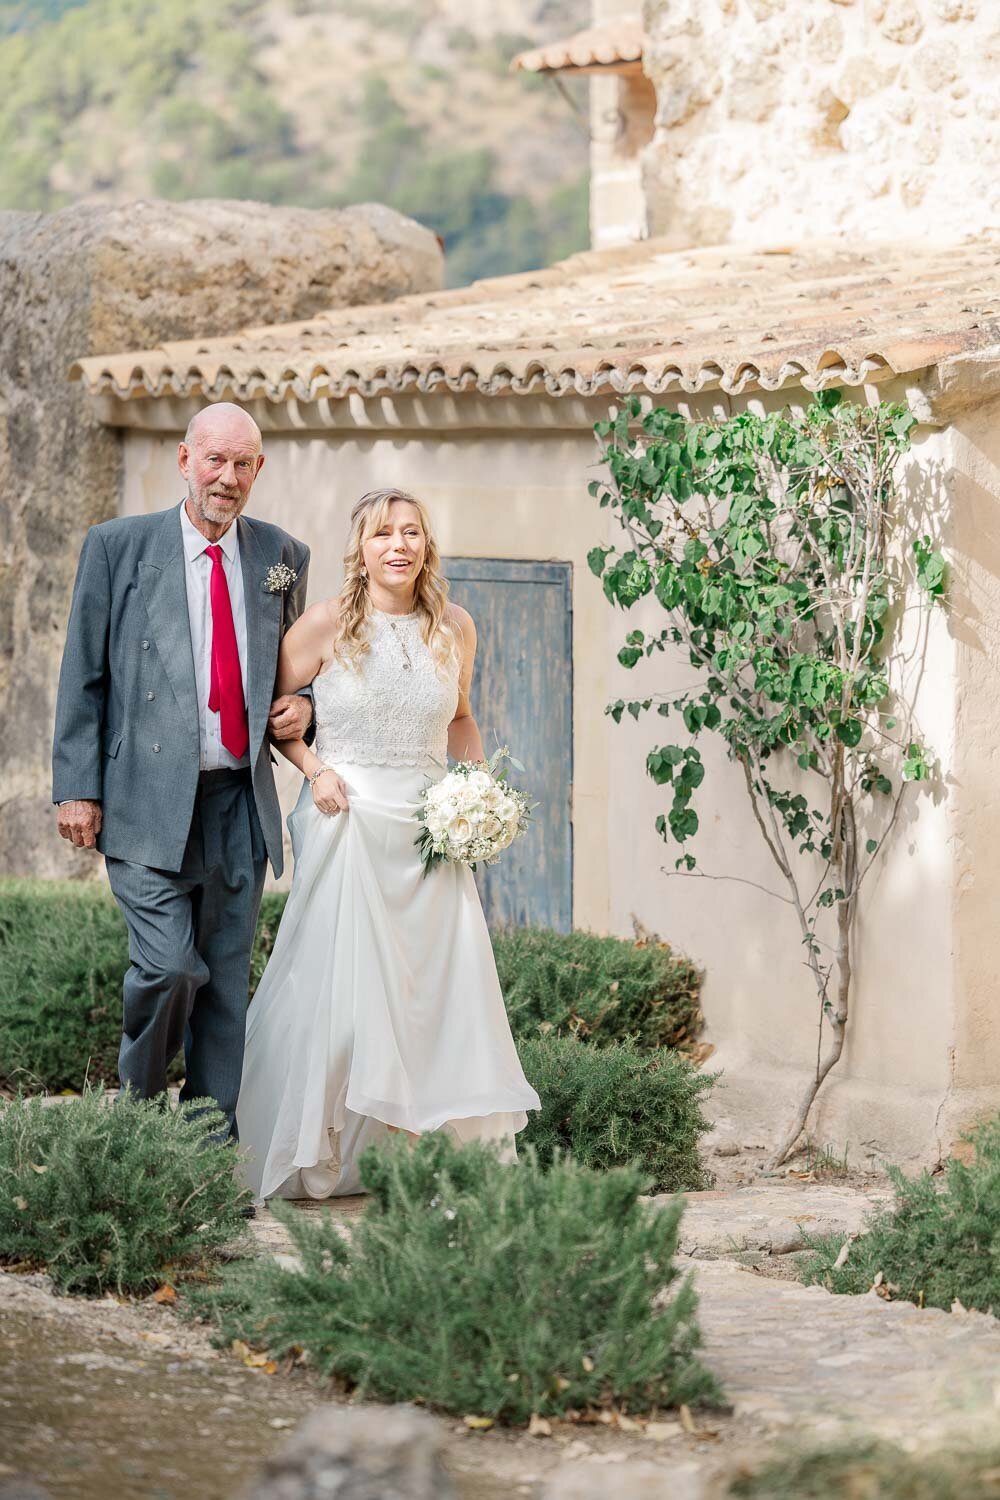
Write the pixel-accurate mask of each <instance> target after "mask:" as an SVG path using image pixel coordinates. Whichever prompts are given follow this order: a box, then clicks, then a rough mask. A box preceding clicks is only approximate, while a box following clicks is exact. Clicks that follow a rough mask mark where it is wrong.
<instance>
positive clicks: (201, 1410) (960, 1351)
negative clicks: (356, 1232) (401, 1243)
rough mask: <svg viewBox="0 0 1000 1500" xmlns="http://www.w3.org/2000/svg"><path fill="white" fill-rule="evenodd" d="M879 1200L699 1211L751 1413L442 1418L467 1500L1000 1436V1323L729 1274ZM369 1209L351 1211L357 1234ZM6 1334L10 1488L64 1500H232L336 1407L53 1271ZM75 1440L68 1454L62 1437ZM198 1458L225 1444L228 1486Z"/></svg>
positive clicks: (712, 1308) (638, 1496)
mask: <svg viewBox="0 0 1000 1500" xmlns="http://www.w3.org/2000/svg"><path fill="white" fill-rule="evenodd" d="M878 1201H879V1198H878V1195H877V1194H872V1193H868V1194H864V1193H858V1192H854V1191H851V1190H850V1189H845V1188H842V1187H838V1186H833V1187H831V1186H827V1185H824V1184H809V1185H804V1184H797V1185H794V1186H792V1185H786V1184H784V1183H782V1182H775V1183H774V1184H773V1185H771V1184H766V1183H765V1184H755V1185H753V1186H749V1187H743V1188H739V1189H736V1190H734V1191H732V1192H728V1193H723V1192H710V1193H700V1194H692V1195H690V1197H689V1202H688V1209H687V1215H686V1222H685V1228H684V1253H685V1254H686V1255H687V1257H688V1265H689V1266H690V1269H691V1272H692V1274H693V1276H694V1278H695V1284H696V1286H697V1289H698V1293H699V1296H700V1299H701V1307H700V1313H699V1318H700V1323H701V1327H702V1331H703V1335H704V1341H705V1343H704V1358H705V1361H706V1363H707V1364H708V1365H709V1366H710V1367H711V1368H712V1369H713V1370H714V1371H715V1373H716V1374H717V1376H718V1377H719V1380H720V1383H721V1384H722V1386H723V1389H724V1391H725V1394H726V1396H727V1398H728V1400H729V1401H730V1402H731V1403H732V1410H731V1411H728V1412H725V1413H718V1414H717V1413H708V1412H695V1414H694V1420H693V1423H691V1424H690V1425H689V1426H688V1427H687V1428H686V1427H685V1425H684V1424H683V1423H682V1422H681V1421H680V1420H679V1419H674V1418H673V1417H672V1416H671V1417H668V1419H667V1420H664V1421H661V1422H659V1423H658V1424H657V1429H656V1433H655V1435H654V1434H652V1433H651V1434H646V1433H644V1432H642V1431H635V1430H630V1429H628V1428H626V1429H624V1430H623V1429H622V1428H613V1427H592V1426H579V1425H571V1424H568V1423H553V1424H552V1436H551V1437H546V1438H533V1437H529V1436H527V1435H526V1434H525V1433H524V1432H523V1431H505V1430H499V1429H493V1430H491V1431H489V1432H474V1431H470V1430H469V1429H468V1428H467V1427H465V1426H464V1425H463V1424H462V1423H461V1422H460V1421H457V1420H455V1419H452V1420H450V1421H449V1420H447V1419H441V1421H442V1431H443V1432H444V1434H445V1451H446V1457H447V1463H448V1467H449V1469H450V1471H451V1473H452V1475H453V1476H454V1481H455V1489H456V1492H457V1495H458V1496H459V1497H460V1500H512V1497H525V1500H600V1497H601V1496H602V1495H605V1494H609V1493H613V1494H614V1495H615V1497H616V1500H718V1497H720V1496H721V1495H722V1494H723V1493H724V1480H725V1476H726V1475H727V1474H729V1473H731V1472H732V1469H733V1466H734V1465H735V1464H736V1463H738V1462H742V1461H745V1460H748V1459H749V1460H751V1461H753V1462H758V1461H760V1460H761V1459H762V1458H763V1457H765V1456H767V1455H768V1454H770V1453H771V1452H773V1449H774V1445H775V1442H776V1441H779V1440H781V1439H783V1438H785V1437H794V1440H795V1441H796V1442H797V1443H818V1442H823V1441H826V1440H828V1439H831V1438H843V1437H845V1436H850V1435H853V1434H855V1433H860V1432H865V1433H870V1434H878V1435H879V1436H882V1437H885V1438H888V1439H892V1440H895V1441H898V1442H901V1443H903V1444H904V1445H906V1446H907V1447H913V1446H926V1447H933V1446H936V1445H941V1444H944V1443H946V1442H960V1441H962V1440H963V1439H966V1438H968V1439H971V1440H974V1441H975V1442H976V1443H977V1444H983V1445H985V1444H987V1443H989V1442H991V1441H992V1442H1000V1322H998V1321H997V1320H995V1319H993V1318H988V1317H985V1316H983V1315H981V1314H975V1313H965V1314H962V1313H959V1314H951V1313H944V1312H940V1311H936V1310H933V1309H929V1310H923V1311H922V1310H919V1309H917V1308H915V1307H913V1306H912V1305H911V1304H909V1303H903V1302H899V1303H887V1302H884V1301H882V1300H881V1299H879V1298H878V1297H877V1296H876V1295H874V1294H872V1295H870V1296H868V1297H833V1296H831V1295H830V1294H829V1293H828V1292H826V1291H824V1290H823V1289H822V1288H818V1287H810V1288H805V1287H802V1286H801V1285H800V1284H799V1283H797V1282H794V1281H780V1280H773V1279H768V1277H767V1276H762V1275H759V1274H756V1273H754V1272H752V1271H749V1270H747V1269H745V1268H744V1267H743V1266H741V1265H740V1264H739V1263H738V1262H737V1261H735V1260H733V1259H731V1258H729V1259H727V1258H726V1256H727V1255H728V1256H731V1255H732V1254H733V1252H734V1250H737V1249H738V1251H739V1252H740V1253H741V1254H745V1255H747V1256H749V1257H757V1258H761V1259H762V1262H763V1264H764V1265H766V1266H767V1267H768V1268H773V1267H775V1266H782V1265H783V1266H787V1267H788V1268H789V1269H791V1266H792V1263H793V1261H794V1251H795V1248H796V1246H797V1245H798V1244H799V1243H800V1242H801V1233H802V1228H801V1226H805V1227H806V1228H808V1229H809V1230H810V1231H812V1230H815V1231H816V1232H827V1231H829V1232H838V1233H841V1232H847V1231H849V1230H853V1229H855V1228H857V1227H858V1226H859V1224H860V1222H861V1220H862V1219H863V1217H864V1215H865V1213H867V1212H868V1211H870V1209H871V1208H872V1207H873V1206H874V1205H875V1204H876V1203H877V1202H878ZM364 1202H365V1200H364V1199H362V1198H355V1199H345V1200H341V1201H339V1202H338V1203H336V1204H335V1205H334V1206H333V1212H334V1213H335V1215H336V1217H337V1219H338V1221H339V1222H340V1223H341V1224H342V1226H343V1230H344V1232H345V1233H349V1232H350V1224H351V1221H352V1219H356V1217H357V1215H358V1214H359V1213H361V1212H363V1210H364ZM300 1211H302V1212H310V1213H328V1212H330V1211H331V1208H330V1207H329V1206H327V1205H310V1206H309V1207H308V1208H303V1209H302V1210H300ZM251 1227H252V1230H253V1234H254V1237H255V1239H256V1242H257V1244H258V1246H259V1247H260V1248H261V1250H263V1251H264V1252H265V1253H269V1254H274V1255H278V1256H281V1255H286V1254H288V1253H289V1251H290V1249H291V1246H290V1244H289V1241H288V1236H287V1231H286V1230H285V1229H284V1227H283V1226H282V1225H280V1224H279V1223H278V1221H277V1220H276V1219H275V1218H274V1217H273V1216H272V1215H271V1214H269V1213H266V1212H264V1213H261V1214H260V1215H259V1217H258V1218H257V1219H256V1220H255V1221H254V1222H253V1224H252V1226H251ZM779 1250H785V1251H786V1252H787V1253H785V1254H778V1253H776V1252H778V1251H779ZM0 1321H3V1322H4V1324H5V1329H6V1332H7V1339H6V1341H5V1346H3V1345H4V1341H0V1366H5V1367H6V1369H5V1373H4V1381H3V1384H4V1389H5V1391H6V1393H7V1394H6V1396H5V1397H4V1398H3V1399H0V1429H2V1428H6V1431H7V1434H8V1437H9V1438H11V1439H12V1442H11V1444H10V1445H7V1444H5V1443H4V1442H3V1441H2V1440H0V1488H2V1481H3V1475H4V1470H5V1465H6V1466H7V1472H8V1473H10V1466H11V1465H12V1464H13V1465H14V1466H16V1467H17V1468H18V1469H22V1470H24V1469H28V1471H29V1472H33V1473H34V1474H35V1475H36V1477H38V1478H41V1479H43V1480H44V1481H45V1482H46V1484H47V1485H48V1486H49V1487H50V1490H51V1493H52V1495H53V1496H54V1497H56V1500H59V1497H62V1496H66V1497H67V1500H69V1496H71V1495H72V1496H74V1497H75V1500H101V1497H102V1496H103V1494H104V1493H106V1492H107V1484H108V1482H109V1481H110V1480H111V1479H112V1478H113V1479H114V1488H115V1490H116V1492H117V1493H118V1494H119V1495H120V1496H121V1497H122V1500H175V1497H180V1496H183V1497H184V1500H231V1497H232V1495H233V1492H234V1489H235V1487H236V1482H238V1480H239V1479H240V1478H242V1477H243V1475H244V1474H245V1473H246V1472H247V1469H248V1468H249V1467H252V1466H253V1465H254V1464H255V1463H256V1462H259V1460H260V1458H261V1457H262V1456H263V1455H264V1454H265V1453H266V1452H268V1451H271V1450H272V1449H273V1447H274V1445H275V1444H276V1442H280V1441H284V1440H285V1438H284V1437H283V1435H282V1429H283V1428H286V1427H287V1428H289V1429H290V1428H291V1427H292V1424H293V1422H294V1421H295V1419H296V1418H298V1417H300V1416H304V1415H305V1414H306V1412H307V1411H309V1410H310V1409H311V1408H312V1407H314V1406H315V1405H316V1404H317V1403H318V1402H322V1401H329V1400H330V1399H331V1393H330V1391H329V1388H326V1387H321V1386H319V1385H318V1384H317V1383H315V1382H313V1381H310V1380H308V1379H303V1378H299V1377H298V1376H291V1375H290V1376H287V1377H286V1376H285V1375H284V1374H283V1373H281V1372H279V1373H277V1374H275V1375H274V1376H271V1377H269V1376H267V1375H266V1374H261V1373H260V1372H259V1371H256V1370H254V1371H252V1370H249V1369H247V1368H245V1367H243V1366H242V1365H240V1364H239V1362H238V1361H237V1360H235V1358H234V1357H233V1356H232V1355H230V1354H228V1353H219V1352H217V1351H215V1350H213V1349H211V1347H210V1345H209V1342H208V1333H207V1330H205V1329H203V1328H201V1327H199V1326H198V1325H194V1324H190V1323H182V1322H180V1321H179V1320H178V1319H177V1317H176V1316H175V1315H174V1313H173V1312H172V1311H170V1310H169V1308H166V1307H159V1306H157V1305H155V1304H153V1303H152V1302H151V1301H147V1302H144V1303H138V1304H136V1303H127V1304H124V1305H121V1304H117V1303H114V1302H112V1301H110V1300H108V1301H106V1302H103V1303H100V1302H98V1303H95V1302H90V1303H87V1302H84V1301H81V1300H80V1299H71V1298H54V1297H52V1296H51V1294H50V1292H49V1291H48V1290H47V1289H46V1285H45V1279H44V1278H42V1277H16V1276H10V1275H0ZM334 1399H335V1398H334ZM67 1423H68V1426H67ZM137 1424H138V1426H137ZM60 1430H61V1431H62V1432H63V1433H64V1434H67V1435H69V1442H68V1443H67V1442H59V1441H57V1442H55V1443H54V1442H53V1434H54V1433H56V1432H57V1431H60ZM137 1431H138V1432H139V1434H140V1437H139V1440H138V1441H136V1442H130V1441H129V1440H128V1439H127V1434H128V1433H130V1432H131V1433H135V1432H137ZM182 1435H183V1437H182ZM199 1442H201V1443H203V1444H205V1445H209V1444H212V1443H219V1444H220V1447H219V1448H218V1450H217V1451H218V1454H219V1459H220V1461H219V1463H218V1464H217V1465H216V1467H215V1469H214V1470H213V1468H212V1467H211V1465H209V1466H207V1467H206V1466H205V1464H204V1461H203V1458H202V1456H201V1454H200V1453H199V1452H198V1444H199ZM192 1456H193V1457H194V1458H197V1459H198V1463H197V1468H196V1471H195V1470H192V1468H191V1466H190V1464H189V1462H188V1460H189V1459H191V1458H192ZM171 1471H173V1472H171ZM193 1472H197V1481H196V1482H192V1481H191V1477H190V1476H191V1474H192V1473H193ZM182 1476H183V1477H182Z"/></svg>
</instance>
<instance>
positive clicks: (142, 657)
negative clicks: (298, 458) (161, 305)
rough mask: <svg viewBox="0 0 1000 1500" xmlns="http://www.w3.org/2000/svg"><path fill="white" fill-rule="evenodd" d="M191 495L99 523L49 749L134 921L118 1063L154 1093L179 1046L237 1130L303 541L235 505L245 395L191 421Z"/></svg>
mask: <svg viewBox="0 0 1000 1500" xmlns="http://www.w3.org/2000/svg"><path fill="white" fill-rule="evenodd" d="M177 461H178V467H179V469H180V472H181V475H182V476H183V478H184V480H185V481H186V483H187V495H186V497H185V499H184V500H183V501H182V502H181V504H180V505H175V506H172V507H171V508H170V509H169V510H165V511H159V512H157V513H156V514H154V515H145V516H125V517H121V518H119V519H117V520H114V521H106V522H104V524H103V525H100V526H94V527H92V528H91V530H90V531H89V532H88V533H87V537H86V540H85V541H84V545H83V551H82V553H81V556H80V565H79V569H78V572H77V578H76V586H75V588H74V592H73V602H72V606H71V609H70V617H69V627H68V631H67V637H66V648H65V652H64V655H63V662H62V672H61V675H60V679H59V698H58V702H57V707H56V726H55V741H54V745H53V801H54V802H56V803H58V826H59V832H60V833H61V834H62V836H63V837H64V838H66V839H69V840H70V841H71V842H72V843H74V844H76V845H77V846H78V847H80V848H88V849H89V848H94V847H95V846H96V847H97V848H98V849H100V850H101V851H102V853H103V854H104V856H105V861H106V866H107V873H108V879H109V881H110V884H111V889H112V891H113V892H114V895H115V898H116V900H117V901H118V904H119V906H120V907H121V910H122V913H123V915H124V917H125V921H126V923H127V925H128V932H129V957H130V959H131V967H130V969H129V970H128V973H127V974H126V976H125V984H124V1022H123V1036H122V1044H121V1052H120V1056H119V1072H120V1076H121V1081H122V1085H123V1086H125V1085H130V1086H131V1087H132V1088H133V1089H134V1090H135V1091H136V1092H137V1093H138V1094H140V1095H142V1096H143V1097H145V1098H149V1097H152V1096H153V1095H155V1094H158V1093H160V1092H161V1091H162V1090H163V1089H164V1088H165V1087H166V1075H167V1068H168V1066H169V1064H170V1062H171V1060H172V1058H173V1057H174V1056H175V1055H176V1053H177V1052H178V1051H179V1050H180V1048H181V1046H183V1047H184V1053H185V1083H184V1089H183V1092H182V1097H183V1098H187V1099H194V1098H205V1097H209V1098H212V1099H215V1100H216V1101H217V1103H218V1104H219V1106H220V1107H221V1108H222V1110H223V1111H224V1112H225V1113H226V1115H227V1116H228V1118H229V1121H230V1129H231V1131H232V1132H233V1133H234V1134H235V1111H236V1100H237V1096H238V1094H239V1088H240V1077H241V1072H242V1066H243V1044H244V1031H245V1021H246V1009H247V992H248V981H249V968H250V950H251V946H252V943H253V936H254V929H255V926H256V922H257V912H258V909H259V906H260V896H261V891H262V888H263V883H264V871H265V866H266V862H267V859H268V858H270V861H271V865H272V867H273V869H274V872H275V874H280V873H281V868H282V844H281V814H280V809H279V806H278V799H277V794H276V792H275V787H274V777H273V774H272V760H271V754H270V748H269V737H273V738H275V739H287V738H291V739H297V738H300V737H301V736H302V734H303V732H304V731H305V730H306V728H307V726H308V724H309V721H310V719H311V716H312V705H311V702H310V701H309V699H308V697H302V696H285V697H283V698H279V699H278V700H277V701H276V702H272V696H273V691H274V681H275V673H276V669H277V660H278V647H279V645H280V642H281V637H282V635H283V634H284V632H285V631H286V630H287V629H288V627H289V626H290V625H291V624H292V622H293V621H294V620H295V619H297V618H298V616H299V614H300V613H301V612H302V609H303V606H304V604H305V596H306V573H307V569H308V565H309V551H308V548H307V547H305V546H304V545H303V543H301V542H299V541H296V540H295V538H294V537H290V536H288V535H287V533H285V532H284V531H281V530H279V528H278V527H277V526H271V525H268V524H266V523H265V522H263V521H256V520H251V519H250V518H249V517H246V516H243V514H242V512H243V510H244V508H245V506H246V504H247V501H248V500H249V498H250V491H251V489H252V487H253V483H254V480H255V479H256V477H257V475H258V474H259V473H260V469H261V465H262V464H263V462H264V455H263V454H262V452H261V435H260V430H259V429H258V427H257V424H256V423H255V422H254V421H253V420H252V419H251V417H250V416H249V415H248V414H247V413H246V412H244V411H243V410H241V408H239V407H238V406H233V405H230V404H229V403H220V404H218V405H215V406H209V407H206V408H204V409H203V410H202V411H200V412H198V413H197V415H196V416H195V417H194V418H193V419H192V421H191V424H190V426H189V427H188V430H187V432H186V434H185V436H184V441H183V442H182V443H181V444H180V446H179V448H178V454H177Z"/></svg>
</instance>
